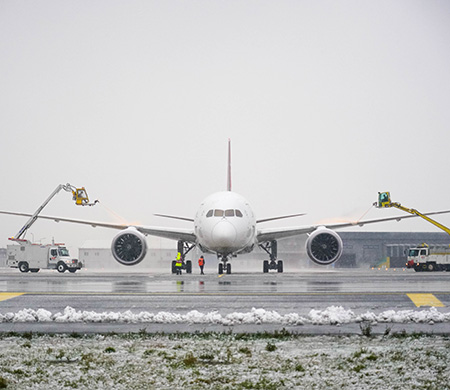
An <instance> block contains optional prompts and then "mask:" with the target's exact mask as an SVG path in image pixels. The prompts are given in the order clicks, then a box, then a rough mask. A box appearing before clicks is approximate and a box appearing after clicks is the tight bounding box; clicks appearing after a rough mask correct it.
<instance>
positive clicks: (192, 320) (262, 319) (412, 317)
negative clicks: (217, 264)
mask: <svg viewBox="0 0 450 390" xmlns="http://www.w3.org/2000/svg"><path fill="white" fill-rule="evenodd" d="M2 322H58V323H64V322H68V323H73V322H85V323H168V324H178V323H187V324H220V325H225V326H232V325H239V324H280V325H302V324H317V325H340V324H349V323H360V322H370V323H372V324H376V323H427V324H433V323H447V322H450V312H444V311H439V310H438V309H436V308H435V307H431V308H430V309H416V310H399V311H395V310H387V311H384V312H381V313H378V314H376V313H373V312H370V311H368V312H366V313H362V314H355V313H354V312H353V311H352V310H347V309H344V308H343V307H342V306H330V307H328V308H326V309H325V310H311V311H310V312H309V314H308V315H306V316H301V315H299V314H298V313H289V314H283V315H282V314H279V313H278V312H276V311H271V310H265V309H255V308H253V309H252V310H251V311H250V312H234V313H230V314H227V315H222V314H220V313H219V312H217V311H212V312H208V313H201V312H199V311H197V310H192V311H190V312H188V313H186V314H179V313H171V312H158V313H151V312H147V311H143V312H140V313H133V312H131V311H125V312H94V311H81V310H75V309H74V308H72V307H70V306H67V307H66V308H65V309H64V311H63V312H62V313H61V312H57V313H51V312H50V311H48V310H45V309H37V310H34V309H23V310H20V311H18V312H16V313H13V312H9V313H5V314H0V323H2Z"/></svg>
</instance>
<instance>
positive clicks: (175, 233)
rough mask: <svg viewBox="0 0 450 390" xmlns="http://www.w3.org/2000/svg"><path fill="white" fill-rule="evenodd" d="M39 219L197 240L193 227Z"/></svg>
mask: <svg viewBox="0 0 450 390" xmlns="http://www.w3.org/2000/svg"><path fill="white" fill-rule="evenodd" d="M0 214H7V215H18V216H22V217H31V216H32V214H25V213H14V212H10V211H0ZM38 218H40V219H47V220H51V221H55V222H70V223H78V224H82V225H90V226H92V227H97V226H99V227H105V228H110V229H117V230H124V229H127V228H129V227H134V228H135V229H136V230H138V231H140V232H141V233H143V234H146V235H147V234H148V235H151V236H156V237H162V238H169V239H172V240H183V241H187V242H192V243H195V242H196V240H197V237H196V235H195V234H194V230H193V229H178V228H163V227H148V226H139V225H126V224H116V223H108V222H94V221H85V220H80V219H71V218H61V217H49V216H44V215H39V216H38Z"/></svg>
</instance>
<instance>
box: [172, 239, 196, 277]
mask: <svg viewBox="0 0 450 390" xmlns="http://www.w3.org/2000/svg"><path fill="white" fill-rule="evenodd" d="M194 248H195V244H191V243H189V242H186V241H182V240H180V241H178V253H180V255H181V262H182V263H183V265H182V267H181V269H184V270H185V271H186V273H187V274H191V273H192V261H191V260H186V261H184V258H185V256H186V255H187V254H188V253H189V252H190V251H191V250H192V249H194ZM175 264H176V260H173V261H172V273H173V274H176V273H177V267H176V265H175Z"/></svg>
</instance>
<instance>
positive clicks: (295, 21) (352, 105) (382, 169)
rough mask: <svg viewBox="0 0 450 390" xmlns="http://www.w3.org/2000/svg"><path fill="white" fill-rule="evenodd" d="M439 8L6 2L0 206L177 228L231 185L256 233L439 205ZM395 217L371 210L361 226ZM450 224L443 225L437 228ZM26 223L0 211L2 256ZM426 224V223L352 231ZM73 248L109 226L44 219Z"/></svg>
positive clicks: (445, 191)
mask: <svg viewBox="0 0 450 390" xmlns="http://www.w3.org/2000/svg"><path fill="white" fill-rule="evenodd" d="M449 49H450V3H449V2H448V1H444V0H443V1H435V0H431V1H409V0H408V1H395V2H393V1H377V2H374V1H339V2H337V1H286V0H284V1H283V0H281V1H232V0H230V1H170V0H169V1H135V0H131V1H98V0H94V1H78V0H77V1H64V2H62V1H39V2H35V1H12V0H2V1H0V56H1V58H0V131H1V133H0V134H1V137H0V145H1V149H0V173H1V174H0V181H1V191H0V210H9V211H17V212H28V213H32V212H34V211H35V209H36V208H37V207H38V206H39V205H40V204H41V203H42V202H43V201H44V200H45V199H46V198H47V196H48V195H49V194H50V193H51V192H52V191H53V189H54V188H55V187H56V186H57V185H58V184H61V183H67V182H69V183H71V184H73V185H75V186H85V187H86V189H87V191H88V194H89V195H90V197H91V199H92V200H93V199H99V200H100V205H97V206H95V207H92V208H88V207H85V208H81V207H76V206H75V205H74V204H73V202H72V200H71V195H70V194H68V193H65V192H64V191H62V192H61V193H60V194H59V195H58V196H57V197H56V198H55V199H54V200H53V201H52V202H51V203H50V204H49V205H48V206H47V208H46V209H45V210H44V212H43V215H52V216H64V217H73V218H80V219H88V220H94V221H116V222H123V220H121V219H118V218H117V217H115V216H114V215H113V214H112V213H111V212H110V211H109V210H113V211H114V212H115V213H116V214H117V215H120V216H122V217H123V218H124V219H125V221H126V222H129V223H140V224H144V225H153V226H155V225H156V226H158V225H162V226H174V227H189V226H191V225H190V224H189V223H187V222H182V221H174V220H166V219H162V218H158V217H155V216H154V215H153V213H164V214H171V215H179V216H184V217H193V216H194V214H195V212H196V209H197V207H198V206H199V204H200V202H201V201H202V199H203V198H205V197H206V196H207V195H209V194H210V193H212V192H216V191H221V190H225V189H226V158H227V140H228V138H231V139H232V159H233V162H232V164H233V190H234V191H236V192H238V193H240V194H241V195H243V196H244V197H245V198H247V200H248V201H249V202H250V204H251V205H252V207H253V209H254V211H255V213H256V216H257V218H267V217H273V216H276V215H284V214H290V213H298V212H306V213H307V215H306V216H304V217H301V218H296V219H293V220H284V221H277V222H269V223H266V224H265V225H264V226H266V227H276V226H292V225H306V224H312V223H319V222H324V221H337V220H356V219H358V218H360V217H361V216H362V215H364V213H366V211H368V210H369V209H370V206H371V204H372V203H373V202H374V201H376V197H377V192H378V191H391V193H392V198H393V200H394V201H398V202H401V203H402V204H404V205H406V206H409V207H413V208H417V209H418V210H420V211H434V210H441V209H450V196H449V194H450V181H449V180H448V172H449V160H450V159H449V153H448V150H449V138H450V136H449V123H450V110H449V101H450V77H449V69H450V50H449ZM397 214H403V213H402V212H401V211H395V210H376V209H371V210H370V211H369V212H368V213H367V215H366V216H365V217H366V218H378V217H384V216H388V215H397ZM438 219H439V221H440V222H442V223H444V224H446V225H450V214H449V215H445V216H440V217H438ZM25 221H26V218H21V217H13V216H5V215H1V216H0V247H1V246H5V245H6V244H7V243H8V241H7V238H8V237H10V236H12V235H14V234H15V233H16V232H17V231H18V230H19V228H20V227H21V226H22V225H23V224H24V223H25ZM363 229H365V230H367V231H368V230H381V231H396V230H397V231H398V230H400V231H438V230H437V228H435V227H433V226H432V225H431V224H428V223H426V222H425V221H423V220H420V219H418V220H416V221H411V220H410V221H403V222H400V223H396V222H394V223H392V222H391V223H384V224H380V225H377V226H370V227H365V228H363ZM29 232H30V233H32V235H31V234H30V233H29V234H28V236H27V237H28V238H34V240H35V241H38V242H39V241H41V242H49V241H51V238H52V237H55V240H56V241H59V242H61V241H63V242H65V243H66V244H67V245H68V246H69V247H79V246H82V245H83V243H84V242H85V241H86V240H111V239H112V237H113V236H114V235H115V234H116V231H113V230H109V229H101V228H97V229H93V228H91V227H88V226H76V225H70V224H67V223H59V224H55V223H54V222H50V221H47V222H46V221H38V222H36V223H35V225H34V226H33V227H32V228H31V229H30V231H29ZM174 245H176V244H175V242H174Z"/></svg>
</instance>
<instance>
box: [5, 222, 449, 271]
mask: <svg viewBox="0 0 450 390" xmlns="http://www.w3.org/2000/svg"><path fill="white" fill-rule="evenodd" d="M338 233H339V235H340V236H341V238H342V241H343V244H344V250H343V254H342V256H341V258H340V259H339V260H338V261H337V262H336V263H334V264H333V265H331V266H330V267H335V268H370V267H374V266H377V265H378V264H381V263H383V262H385V260H386V258H388V257H389V260H390V262H389V266H390V267H403V266H404V265H405V263H406V254H405V253H406V252H405V251H406V250H407V249H408V248H410V247H412V246H417V245H419V244H421V243H423V242H425V243H428V244H437V245H450V237H449V236H448V234H446V233H411V232H348V231H346V232H342V231H341V232H338ZM305 241H306V236H305V235H302V236H298V237H292V238H288V239H283V240H279V241H278V258H279V259H280V260H283V261H284V270H285V271H286V272H289V271H295V270H298V269H303V268H314V267H317V268H320V267H322V266H319V265H316V264H314V263H313V262H312V261H311V260H309V258H308V256H307V255H306V251H305ZM147 246H148V250H147V255H146V257H145V259H144V260H143V261H142V262H141V263H140V264H138V265H136V266H133V267H127V266H124V265H121V264H119V263H118V262H117V261H115V260H114V258H113V256H112V254H111V242H109V241H86V242H85V243H84V244H83V246H82V247H81V248H79V253H78V258H79V260H80V261H81V262H82V263H83V265H84V267H85V268H88V269H98V270H117V271H120V270H125V269H128V270H140V269H145V270H149V271H156V270H158V271H160V272H167V271H170V269H171V262H172V260H174V259H175V256H176V251H177V250H176V241H173V240H167V239H160V238H157V237H151V236H148V237H147ZM74 255H75V254H74ZM200 255H204V256H205V260H206V264H205V271H207V272H211V273H216V272H217V264H218V262H217V259H216V256H215V255H213V254H203V253H201V251H200V250H199V249H197V248H195V249H193V250H192V251H191V252H190V253H189V254H188V255H187V256H186V258H187V259H188V260H192V261H193V272H194V273H196V272H198V267H197V259H198V257H199V256H200ZM266 259H268V255H267V254H266V253H265V252H264V251H263V250H262V249H260V248H256V249H255V250H254V251H253V252H252V253H249V254H245V255H239V256H238V257H237V258H233V259H232V261H231V264H232V267H233V269H234V270H235V272H239V270H256V271H258V270H261V271H262V261H263V260H266ZM5 266H6V249H4V248H0V267H5Z"/></svg>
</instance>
